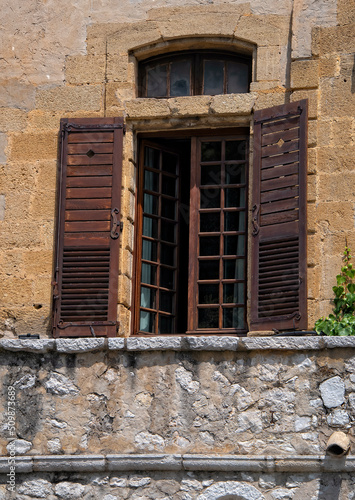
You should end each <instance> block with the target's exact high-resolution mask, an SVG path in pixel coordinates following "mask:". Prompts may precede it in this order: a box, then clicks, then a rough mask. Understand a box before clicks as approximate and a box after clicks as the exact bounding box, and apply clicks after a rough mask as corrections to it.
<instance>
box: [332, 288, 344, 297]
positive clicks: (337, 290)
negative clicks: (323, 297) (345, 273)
mask: <svg viewBox="0 0 355 500" xmlns="http://www.w3.org/2000/svg"><path fill="white" fill-rule="evenodd" d="M344 291H345V290H344V287H343V286H333V292H334V294H335V296H336V297H340V296H341V295H342V294H343V293H344Z"/></svg>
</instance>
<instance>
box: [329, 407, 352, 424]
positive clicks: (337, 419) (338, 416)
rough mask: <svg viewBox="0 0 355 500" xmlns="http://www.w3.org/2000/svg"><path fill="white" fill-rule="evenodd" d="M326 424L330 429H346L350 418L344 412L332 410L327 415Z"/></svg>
mask: <svg viewBox="0 0 355 500" xmlns="http://www.w3.org/2000/svg"><path fill="white" fill-rule="evenodd" d="M327 422H328V425H329V426H330V427H346V426H347V425H348V424H349V423H350V417H349V414H348V412H347V411H345V410H334V411H333V412H332V413H330V414H329V415H327Z"/></svg>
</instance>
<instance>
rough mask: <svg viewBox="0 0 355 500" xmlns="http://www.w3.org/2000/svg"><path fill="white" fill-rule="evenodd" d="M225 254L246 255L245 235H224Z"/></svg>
mask: <svg viewBox="0 0 355 500" xmlns="http://www.w3.org/2000/svg"><path fill="white" fill-rule="evenodd" d="M224 255H244V235H241V234H239V235H238V236H231V235H227V236H224Z"/></svg>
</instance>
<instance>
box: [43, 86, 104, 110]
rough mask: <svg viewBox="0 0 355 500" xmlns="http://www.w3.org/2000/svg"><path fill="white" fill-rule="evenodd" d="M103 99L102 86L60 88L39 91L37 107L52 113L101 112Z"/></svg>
mask: <svg viewBox="0 0 355 500" xmlns="http://www.w3.org/2000/svg"><path fill="white" fill-rule="evenodd" d="M102 98H103V86H102V85H79V86H75V87H65V86H60V87H54V88H46V89H39V90H38V91H37V96H36V105H37V107H38V108H42V109H44V110H50V111H59V110H61V111H63V112H64V111H68V112H69V111H71V112H73V111H80V110H83V111H100V110H101V107H102Z"/></svg>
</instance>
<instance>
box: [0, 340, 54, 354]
mask: <svg viewBox="0 0 355 500" xmlns="http://www.w3.org/2000/svg"><path fill="white" fill-rule="evenodd" d="M54 343H55V341H54V340H52V339H23V340H20V339H2V340H0V348H1V349H5V350H6V351H27V352H38V353H42V352H48V351H52V350H53V348H54Z"/></svg>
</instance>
